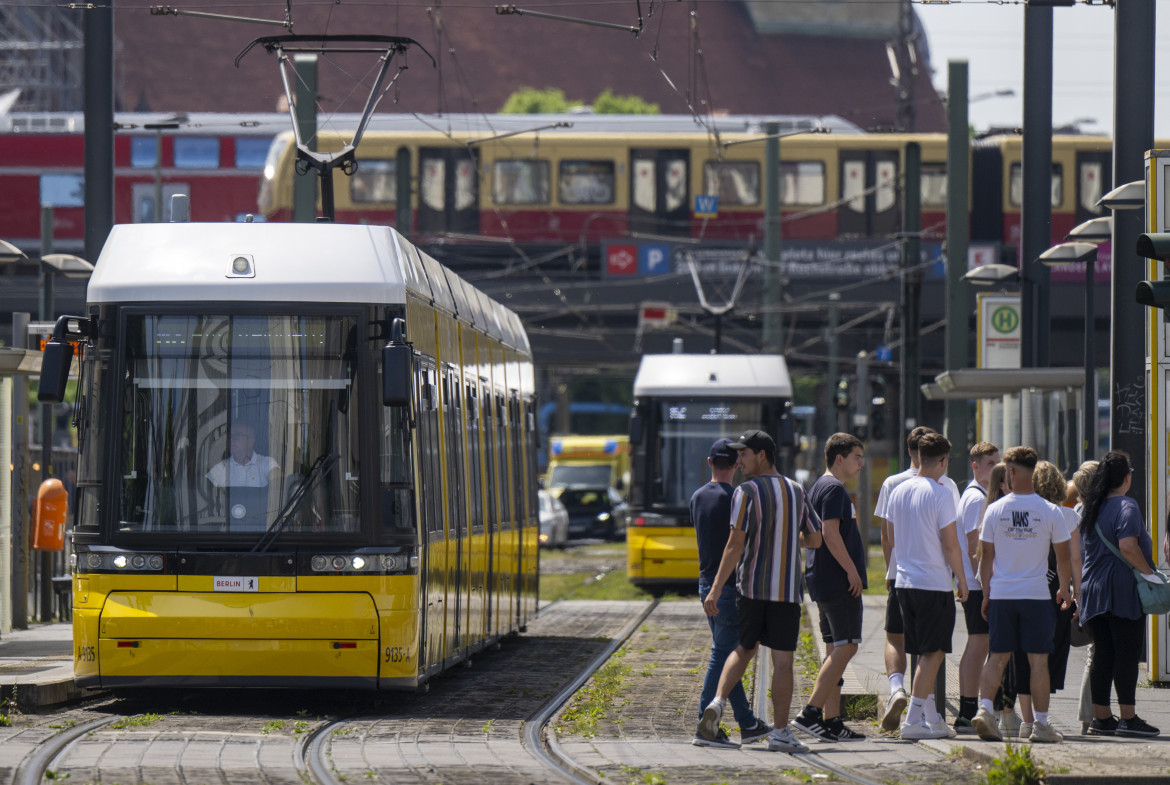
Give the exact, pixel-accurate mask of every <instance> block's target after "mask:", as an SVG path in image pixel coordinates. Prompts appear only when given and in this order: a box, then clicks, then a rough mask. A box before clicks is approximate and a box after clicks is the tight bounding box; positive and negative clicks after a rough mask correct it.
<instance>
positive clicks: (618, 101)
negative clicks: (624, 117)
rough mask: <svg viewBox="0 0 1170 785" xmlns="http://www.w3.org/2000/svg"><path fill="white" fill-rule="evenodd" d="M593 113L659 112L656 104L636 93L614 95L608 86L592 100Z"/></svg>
mask: <svg viewBox="0 0 1170 785" xmlns="http://www.w3.org/2000/svg"><path fill="white" fill-rule="evenodd" d="M593 112H594V114H659V111H658V104H652V103H650V102H648V101H644V100H643V99H641V98H639V97H638V96H636V95H614V94H613V93H612V92H611V91H610V90H609V89H608V88H607V89H606V90H605V92H603V93H602V94H601V95H599V96H597V98H595V99H594V100H593Z"/></svg>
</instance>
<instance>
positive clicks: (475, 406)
mask: <svg viewBox="0 0 1170 785" xmlns="http://www.w3.org/2000/svg"><path fill="white" fill-rule="evenodd" d="M469 332H470V331H469ZM472 340H474V338H472ZM468 349H469V351H468ZM465 352H466V353H465V355H464V356H465V357H467V356H471V357H474V356H475V348H474V345H472V346H471V347H466V348H465ZM474 367H475V366H474V365H472V366H469V368H474ZM466 385H467V386H466V390H465V392H466V393H467V396H466V398H464V401H465V403H466V406H467V430H466V431H465V433H466V434H467V496H468V499H469V500H470V502H471V508H470V510H468V513H469V516H470V517H469V518H468V521H469V523H470V525H471V536H469V537H468V538H467V543H468V545H469V546H470V553H469V554H468V558H467V559H466V560H465V561H464V565H465V566H466V567H467V574H468V576H469V577H470V578H471V581H470V584H469V586H468V594H467V641H468V644H469V645H472V646H474V645H475V644H476V643H479V642H482V640H483V631H484V625H483V621H484V611H485V609H486V601H485V597H484V578H485V576H486V574H487V565H486V564H485V559H486V558H487V535H486V534H485V533H484V526H483V522H484V510H483V450H482V449H481V448H480V436H481V434H480V428H481V427H482V425H481V422H482V421H481V420H480V404H479V390H478V387H477V385H476V377H475V376H470V375H469V376H468V377H467V382H466Z"/></svg>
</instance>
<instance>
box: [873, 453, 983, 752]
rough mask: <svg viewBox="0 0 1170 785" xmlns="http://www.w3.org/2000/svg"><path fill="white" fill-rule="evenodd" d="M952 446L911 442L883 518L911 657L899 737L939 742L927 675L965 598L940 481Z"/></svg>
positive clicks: (947, 497)
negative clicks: (909, 465) (906, 467)
mask: <svg viewBox="0 0 1170 785" xmlns="http://www.w3.org/2000/svg"><path fill="white" fill-rule="evenodd" d="M950 451H951V443H950V442H949V441H948V440H947V438H946V437H945V436H943V435H942V434H938V433H928V434H926V435H924V436H923V437H922V438H921V439H920V440H919V442H918V458H919V463H920V464H921V466H920V468H919V470H918V476H917V477H914V478H913V479H910V480H906V481H905V482H903V483H902V484H901V485H899V486H898V487H897V489H896V490H895V491H894V492H893V493H892V494H891V495H890V503H889V509H888V516H887V517H888V519H889V520H890V521H891V522H892V523H893V547H894V550H895V551H896V552H897V554H898V556H897V559H898V573H897V577H896V578H895V580H894V586H895V592H896V593H897V597H898V606H899V607H900V609H901V611H902V623H903V626H904V628H905V636H906V638H905V640H906V651H907V652H908V653H909V654H917V655H918V667H917V668H916V669H915V671H914V681H913V686H912V690H911V698H910V708H909V709H908V710H907V712H906V721H905V722H904V723H902V727H901V733H902V738H903V739H938V738H944V737H946V736H950V735H953V733H954V731H952V730H951V729H950V728H948V727H947V726H946V723H945V721H944V719H943V718H942V717H941V716H940V715H939V714H938V712H937V711H936V709H935V704H934V696H933V694H932V693H931V690H933V689H934V677H935V676H936V675H937V674H938V669H939V666H941V665H942V663H943V660H944V658H945V657H946V653H947V652H949V651H950V650H951V635H952V633H953V632H954V629H955V600H954V598H953V597H952V595H951V591H952V588H953V587H954V585H955V584H956V583H957V584H958V592H957V595H958V598H959V600H960V601H963V600H965V599H967V579H966V576H965V575H964V573H963V562H962V559H963V551H962V548H961V547H960V546H959V538H958V536H957V534H956V527H955V500H954V496H953V495H952V494H951V491H950V489H949V488H948V487H947V486H945V485H944V484H942V483H941V482H940V478H941V477H942V476H943V475H944V474H946V470H947V462H948V456H949V454H950Z"/></svg>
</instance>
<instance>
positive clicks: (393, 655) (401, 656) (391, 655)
mask: <svg viewBox="0 0 1170 785" xmlns="http://www.w3.org/2000/svg"><path fill="white" fill-rule="evenodd" d="M405 660H406V649H405V648H403V647H402V646H387V647H386V662H403V661H405Z"/></svg>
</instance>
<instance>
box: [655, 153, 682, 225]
mask: <svg viewBox="0 0 1170 785" xmlns="http://www.w3.org/2000/svg"><path fill="white" fill-rule="evenodd" d="M686 200H687V162H686V161H684V160H682V159H680V158H674V159H672V160H670V161H667V162H666V211H667V212H671V213H672V212H674V211H675V210H677V209H679V208H680V207H682V206H683V205H684V204H685V203H686ZM651 209H653V208H651Z"/></svg>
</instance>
